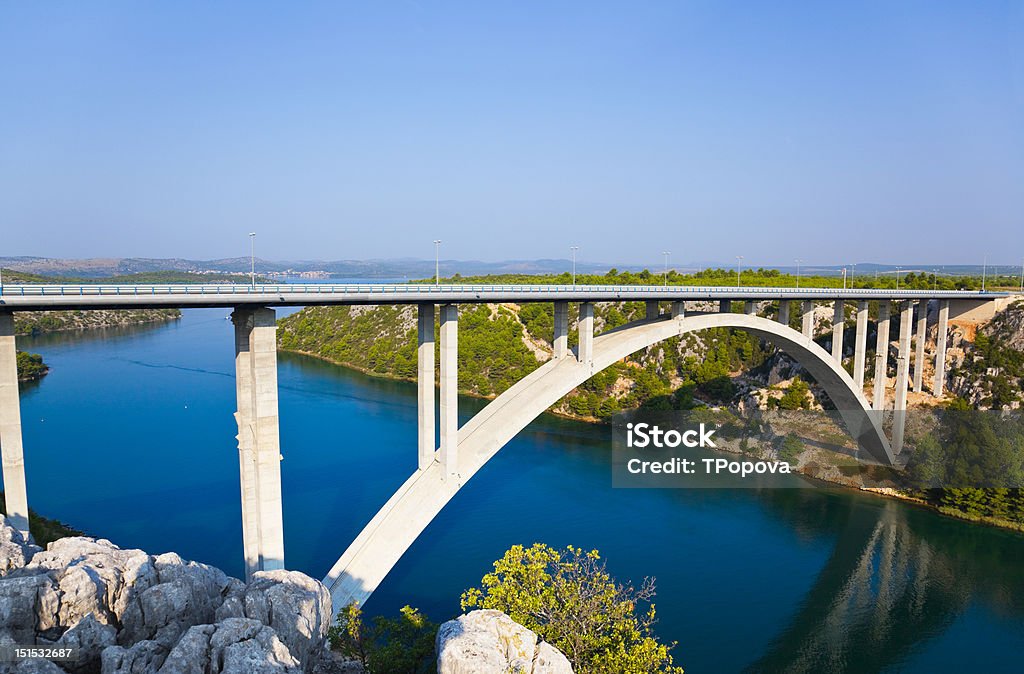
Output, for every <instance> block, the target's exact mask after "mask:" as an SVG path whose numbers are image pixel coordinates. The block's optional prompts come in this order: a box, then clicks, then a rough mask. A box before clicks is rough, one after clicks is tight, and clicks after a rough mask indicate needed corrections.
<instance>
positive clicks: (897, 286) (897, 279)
mask: <svg viewBox="0 0 1024 674" xmlns="http://www.w3.org/2000/svg"><path fill="white" fill-rule="evenodd" d="M902 271H903V270H902V269H900V268H899V267H896V290H899V289H900V272H902Z"/></svg>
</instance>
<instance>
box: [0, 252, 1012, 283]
mask: <svg viewBox="0 0 1024 674" xmlns="http://www.w3.org/2000/svg"><path fill="white" fill-rule="evenodd" d="M670 266H671V267H672V268H673V269H677V270H679V271H683V272H694V271H699V270H700V269H707V268H713V267H720V268H724V269H734V268H735V263H732V264H728V263H723V262H720V261H719V262H707V263H702V264H700V263H687V264H685V265H678V264H673V265H670ZM758 266H765V267H766V268H773V269H778V270H779V271H782V272H787V273H794V272H796V266H795V265H790V266H771V265H754V267H755V268H757V267H758ZM0 267H3V268H7V269H16V270H18V271H23V272H27V273H32V274H45V275H49V276H78V277H96V278H102V277H105V276H116V275H121V274H135V273H140V272H156V271H181V272H199V273H201V272H219V273H230V272H234V273H241V272H248V271H249V270H250V260H249V258H247V257H232V258H221V259H216V260H186V259H182V258H141V257H126V258H87V259H65V258H49V257H30V256H23V257H0ZM613 267H614V268H617V269H619V270H633V271H639V270H641V269H644V268H645V265H636V264H613V263H607V262H584V261H578V262H577V263H576V270H577V271H578V272H579V273H604V272H606V271H608V270H609V269H612V268H613ZM646 267H647V268H649V269H651V270H652V271H655V272H657V271H660V267H659V266H658V265H646ZM571 268H572V262H571V261H570V260H567V259H540V260H503V261H500V262H484V261H481V260H441V261H440V270H441V275H442V276H452V275H454V274H461V275H463V276H471V275H472V276H480V275H485V274H515V273H518V274H558V273H561V272H567V271H569V270H570V269H571ZM749 268H750V265H744V269H749ZM800 270H801V272H802V273H805V274H808V275H811V274H817V275H831V274H837V275H838V274H842V270H843V265H806V266H801V268H800ZM897 271H900V272H904V273H906V272H926V273H932V272H938V273H939V274H941V275H948V276H964V275H980V274H981V273H982V266H981V265H929V264H920V265H900V266H896V265H885V264H874V263H864V262H858V263H857V264H856V265H855V266H854V265H848V266H847V272H848V273H854V274H856V275H857V276H860V275H864V274H875V273H878V274H892V273H896V272H897ZM987 271H988V273H989V274H1019V273H1020V267H1016V266H1009V265H990V266H989V267H988V270H987ZM289 272H290V273H296V274H298V273H305V274H310V273H316V272H320V273H322V274H323V275H324V276H325V277H330V278H353V279H417V278H427V277H430V276H433V275H434V261H433V260H421V259H415V258H391V259H377V260H333V261H324V260H283V261H274V260H263V259H260V258H257V259H256V273H258V274H264V275H276V274H286V273H289Z"/></svg>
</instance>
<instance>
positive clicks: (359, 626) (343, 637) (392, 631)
mask: <svg viewBox="0 0 1024 674" xmlns="http://www.w3.org/2000/svg"><path fill="white" fill-rule="evenodd" d="M436 634H437V625H435V624H434V623H432V622H430V621H429V620H427V618H426V616H424V615H423V614H422V613H420V612H419V610H417V609H414V608H412V607H410V606H403V607H402V610H401V615H400V616H399V617H398V618H385V617H384V616H377V617H375V618H374V619H373V626H372V627H369V628H367V627H366V625H365V624H364V623H363V611H362V609H360V608H359V605H358V604H355V603H352V604H349V605H348V606H346V607H344V608H343V609H341V610H340V611H338V617H337V620H336V622H335V623H334V625H333V626H332V627H331V629H330V631H329V632H328V635H327V636H328V638H329V639H330V642H331V648H333V649H334V650H336V651H338V652H339V653H341V654H342V655H344V656H346V657H349V658H353V659H354V660H356V661H357V662H359V663H360V664H361V665H362V666H363V669H364V670H365V671H366V672H368V674H417V673H418V672H423V671H427V669H426V668H427V664H428V663H429V662H430V661H431V660H433V657H434V637H435V636H436Z"/></svg>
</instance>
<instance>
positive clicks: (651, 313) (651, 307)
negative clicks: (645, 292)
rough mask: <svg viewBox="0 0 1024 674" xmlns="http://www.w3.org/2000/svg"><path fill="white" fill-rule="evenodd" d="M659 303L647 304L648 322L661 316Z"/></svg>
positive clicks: (649, 302)
mask: <svg viewBox="0 0 1024 674" xmlns="http://www.w3.org/2000/svg"><path fill="white" fill-rule="evenodd" d="M658 305H659V302H657V301H655V300H648V301H647V302H646V303H645V313H646V318H647V320H649V321H650V320H654V319H655V318H657V317H658V316H660V315H661V308H660V307H659V306H658Z"/></svg>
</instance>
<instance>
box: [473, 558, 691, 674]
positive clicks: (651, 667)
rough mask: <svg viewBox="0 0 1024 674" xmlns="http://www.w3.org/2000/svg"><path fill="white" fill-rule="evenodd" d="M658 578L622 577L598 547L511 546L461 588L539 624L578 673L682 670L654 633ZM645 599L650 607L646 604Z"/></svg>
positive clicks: (480, 604)
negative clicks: (474, 582)
mask: <svg viewBox="0 0 1024 674" xmlns="http://www.w3.org/2000/svg"><path fill="white" fill-rule="evenodd" d="M653 596H654V580H653V579H651V578H646V579H644V581H643V583H642V584H641V585H640V587H639V588H635V587H633V586H632V585H622V584H620V583H618V582H617V581H616V580H615V579H614V578H613V577H612V576H611V575H610V574H609V573H608V571H607V569H606V567H605V563H604V561H602V560H601V557H600V555H599V554H598V552H597V551H596V550H592V551H590V552H586V551H584V550H581V549H579V548H574V547H573V546H568V547H567V548H565V549H564V550H556V549H555V548H552V547H550V546H547V545H543V544H541V543H535V544H534V545H533V546H532V547H529V548H525V547H523V546H521V545H516V546H513V547H512V548H511V549H510V550H509V551H508V552H506V553H505V556H504V557H502V558H501V559H499V560H498V561H496V562H495V563H494V572H493V573H489V574H487V575H486V576H484V577H483V580H482V581H481V586H480V587H478V588H471V589H469V590H466V591H465V592H464V593H463V594H462V608H463V610H469V609H473V608H484V609H496V610H499V611H502V612H504V613H506V614H507V615H508V616H509V617H511V618H512V619H513V620H515V621H516V622H518V623H519V624H521V625H524V626H526V627H528V628H529V629H531V630H533V631H534V632H536V633H537V634H538V635H539V636H540V637H541V638H542V639H544V640H545V641H547V642H549V643H550V644H552V645H553V646H555V647H556V648H558V649H559V650H560V651H562V652H563V653H564V654H565V655H566V657H567V658H569V660H570V661H571V662H572V665H573V669H574V671H576V672H578V673H579V674H632V673H634V672H664V673H666V674H682V671H683V670H682V668H681V667H676V666H673V664H672V656H671V655H670V654H669V651H670V650H671V649H672V648H674V647H675V643H672V644H662V643H659V642H658V640H657V639H656V638H655V637H654V634H653V631H652V628H653V626H654V623H655V610H654V604H652V603H650V600H651V598H652V597H653ZM645 604H646V605H647V608H646V610H644V609H642V608H641V606H642V605H645Z"/></svg>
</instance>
